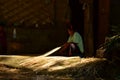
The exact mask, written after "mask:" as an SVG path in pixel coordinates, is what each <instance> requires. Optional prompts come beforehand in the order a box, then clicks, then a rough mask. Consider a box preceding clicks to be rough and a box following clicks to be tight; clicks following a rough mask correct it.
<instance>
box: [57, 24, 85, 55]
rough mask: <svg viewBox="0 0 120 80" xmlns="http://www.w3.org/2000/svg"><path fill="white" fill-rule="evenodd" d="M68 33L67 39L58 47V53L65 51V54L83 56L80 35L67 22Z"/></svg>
mask: <svg viewBox="0 0 120 80" xmlns="http://www.w3.org/2000/svg"><path fill="white" fill-rule="evenodd" d="M67 30H68V34H69V38H68V41H67V42H66V43H65V44H64V45H63V46H62V48H61V49H60V51H59V52H60V53H64V52H65V51H66V52H67V56H80V57H83V53H84V46H83V40H82V37H81V35H80V34H79V33H78V32H76V31H75V30H74V29H73V26H72V25H71V24H67Z"/></svg>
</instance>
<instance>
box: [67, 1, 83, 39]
mask: <svg viewBox="0 0 120 80" xmlns="http://www.w3.org/2000/svg"><path fill="white" fill-rule="evenodd" d="M69 6H70V10H71V24H72V25H73V27H74V28H75V29H76V30H77V31H78V32H79V33H80V34H81V36H82V37H83V35H84V34H83V33H84V30H83V29H84V12H83V9H82V7H83V4H82V3H81V2H80V0H69Z"/></svg>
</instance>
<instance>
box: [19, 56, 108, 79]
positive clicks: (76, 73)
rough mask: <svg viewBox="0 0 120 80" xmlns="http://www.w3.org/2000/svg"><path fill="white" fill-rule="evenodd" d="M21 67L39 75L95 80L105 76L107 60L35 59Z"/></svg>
mask: <svg viewBox="0 0 120 80" xmlns="http://www.w3.org/2000/svg"><path fill="white" fill-rule="evenodd" d="M21 65H22V66H23V67H26V66H27V68H29V69H32V70H33V71H35V72H37V73H38V74H45V75H54V76H68V77H71V78H79V79H81V78H82V79H83V78H84V79H83V80H88V79H89V80H94V79H99V80H102V78H103V77H104V75H105V66H106V65H107V61H106V59H100V58H79V57H59V56H56V57H41V56H39V57H34V58H29V59H26V60H24V61H23V62H22V63H21Z"/></svg>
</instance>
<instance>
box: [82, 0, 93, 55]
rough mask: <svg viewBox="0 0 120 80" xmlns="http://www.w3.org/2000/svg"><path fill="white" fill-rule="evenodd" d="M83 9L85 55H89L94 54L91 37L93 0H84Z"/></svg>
mask: <svg viewBox="0 0 120 80" xmlns="http://www.w3.org/2000/svg"><path fill="white" fill-rule="evenodd" d="M84 3H85V4H86V6H85V10H84V43H85V55H86V57H91V56H93V54H94V43H93V40H94V37H93V0H88V1H87V0H86V1H85V2H84Z"/></svg>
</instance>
